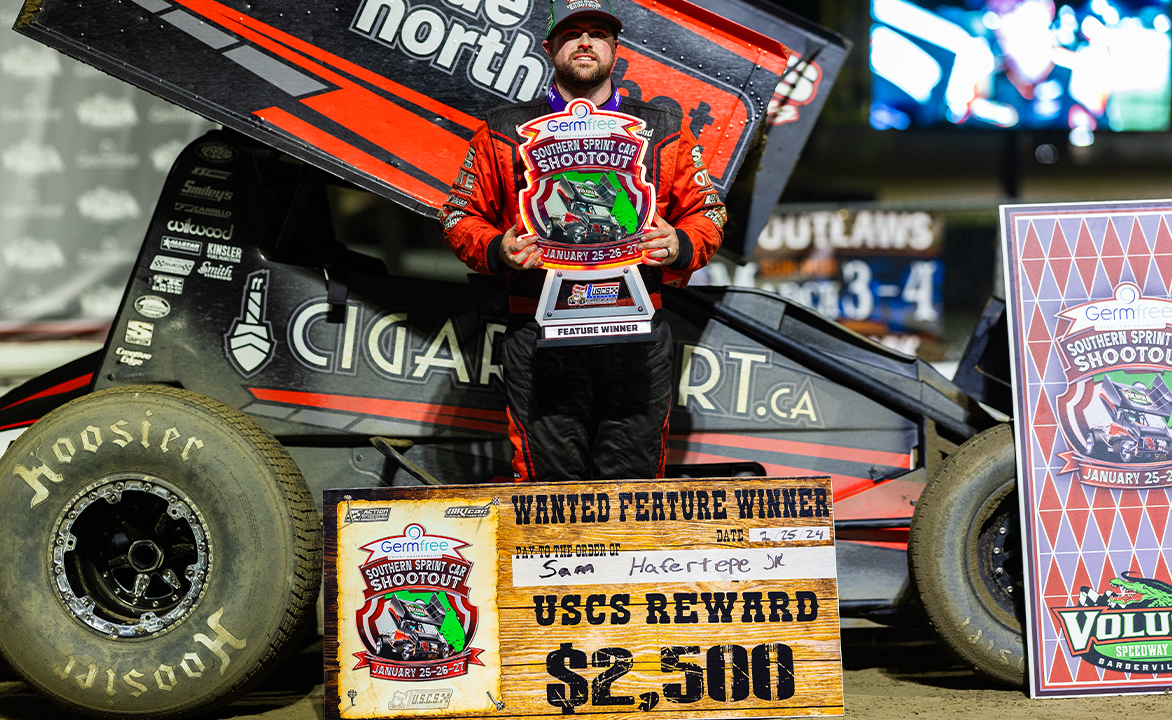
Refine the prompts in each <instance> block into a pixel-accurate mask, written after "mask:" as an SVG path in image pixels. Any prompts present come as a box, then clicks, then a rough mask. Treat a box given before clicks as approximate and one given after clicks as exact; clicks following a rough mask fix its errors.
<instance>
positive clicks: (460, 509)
mask: <svg viewBox="0 0 1172 720" xmlns="http://www.w3.org/2000/svg"><path fill="white" fill-rule="evenodd" d="M500 504H501V501H500V499H499V498H493V499H492V502H490V503H488V504H487V505H465V506H454V507H450V508H447V509H446V510H444V517H446V518H486V517H488V516H489V514H490V513H491V512H492V507H493V506H494V505H500Z"/></svg>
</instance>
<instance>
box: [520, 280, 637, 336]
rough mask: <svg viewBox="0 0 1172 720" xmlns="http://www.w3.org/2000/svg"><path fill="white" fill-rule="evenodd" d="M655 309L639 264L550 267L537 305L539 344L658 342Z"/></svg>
mask: <svg viewBox="0 0 1172 720" xmlns="http://www.w3.org/2000/svg"><path fill="white" fill-rule="evenodd" d="M654 314H655V308H654V307H652V306H651V302H650V298H649V296H648V293H647V288H646V286H645V285H644V284H643V277H642V275H640V274H639V270H638V268H637V267H636V266H632V265H628V266H626V267H622V268H610V269H607V270H549V271H547V272H546V274H545V286H544V287H543V288H542V290H541V299H540V300H539V301H538V305H537V324H538V325H539V326H540V327H541V337H540V338H538V340H537V347H539V348H546V347H567V346H573V345H611V344H614V343H653V342H658V341H659V333H658V332H656V331H655V330H652V328H651V318H652V316H653V315H654Z"/></svg>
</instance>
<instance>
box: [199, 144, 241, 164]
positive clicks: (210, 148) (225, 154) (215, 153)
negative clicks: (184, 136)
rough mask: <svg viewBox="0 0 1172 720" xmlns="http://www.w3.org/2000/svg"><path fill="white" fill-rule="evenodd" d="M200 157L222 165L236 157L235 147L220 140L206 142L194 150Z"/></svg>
mask: <svg viewBox="0 0 1172 720" xmlns="http://www.w3.org/2000/svg"><path fill="white" fill-rule="evenodd" d="M195 152H196V154H197V155H199V157H200V159H202V160H205V161H207V162H210V163H215V164H217V165H224V164H227V163H230V162H232V161H233V160H235V159H236V148H234V147H232V146H231V145H225V144H224V143H222V142H214V141H213V142H206V143H203V144H202V145H200V146H199V147H198V148H196V150H195Z"/></svg>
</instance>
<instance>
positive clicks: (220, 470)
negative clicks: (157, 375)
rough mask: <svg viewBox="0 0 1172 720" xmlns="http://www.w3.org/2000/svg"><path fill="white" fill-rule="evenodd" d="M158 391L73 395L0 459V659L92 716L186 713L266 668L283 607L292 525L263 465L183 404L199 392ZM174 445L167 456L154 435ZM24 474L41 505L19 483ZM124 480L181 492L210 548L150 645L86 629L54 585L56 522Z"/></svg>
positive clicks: (291, 560)
mask: <svg viewBox="0 0 1172 720" xmlns="http://www.w3.org/2000/svg"><path fill="white" fill-rule="evenodd" d="M165 390H166V392H156V391H152V390H150V389H144V390H143V391H141V392H125V391H105V392H101V393H94V394H92V395H89V396H86V397H83V398H81V399H79V400H77V401H74V402H73V403H70V404H68V405H66V406H63V407H62V408H60V409H58V410H56V411H54V412H53V413H51V414H50V415H48V416H46V417H45V418H44V419H42V420H41V421H40V422H39V423H37V424H36V425H35V426H33V428H31V429H30V430H29V431H28V432H26V433H25V434H24V435H22V436H21V437H20V438H18V440H17V442H16V443H14V444H13V446H12V447H11V448H10V450H9V452H8V453H6V454H5V456H4V458H3V459H2V460H0V478H3V482H4V487H6V488H8V489H9V494H8V498H7V500H6V502H4V503H2V504H0V558H3V563H2V565H0V568H2V570H0V612H2V613H3V614H4V616H5V621H6V626H7V627H6V631H5V633H3V634H0V651H2V652H3V654H4V655H5V657H6V658H7V659H8V660H9V662H10V664H12V665H13V667H14V668H16V669H17V670H18V671H19V672H20V673H21V674H22V675H23V676H24V677H25V678H27V679H28V680H29V681H30V682H32V683H33V684H34V685H37V686H38V687H40V688H41V689H42V690H44V691H46V692H47V693H49V694H50V695H51V696H52V697H54V699H56V700H58V701H59V702H63V703H65V704H67V705H68V706H70V707H72V708H73V709H76V710H80V711H82V712H87V713H90V714H95V713H96V714H104V713H109V714H118V715H127V714H129V715H164V714H168V715H169V714H182V713H183V712H184V710H185V709H190V708H196V707H205V706H208V705H209V704H214V702H215V701H216V699H217V698H220V697H224V696H226V695H227V694H229V693H231V692H232V691H233V690H234V689H235V688H237V687H238V686H240V685H241V683H243V682H245V681H246V680H247V679H248V678H249V677H250V676H251V675H253V674H255V668H256V666H257V664H258V663H262V662H264V659H265V656H266V654H268V653H269V651H270V645H271V642H272V638H273V637H274V636H276V635H277V634H278V631H279V629H280V628H279V625H280V623H281V622H282V620H283V619H284V616H285V608H286V607H287V605H288V604H289V602H290V597H289V596H290V594H291V592H292V589H293V582H292V579H293V576H294V574H295V570H296V568H295V565H296V561H297V560H296V554H295V550H294V543H292V542H291V541H290V539H291V536H292V533H293V527H292V523H291V521H290V518H289V513H288V512H287V507H286V506H287V502H286V500H285V498H284V496H283V494H282V492H281V490H280V488H279V487H278V486H277V485H276V483H275V482H274V478H273V474H274V473H273V469H272V467H271V465H270V464H269V462H267V461H266V459H265V458H263V457H261V456H260V455H259V453H258V452H257V450H256V446H255V444H253V443H252V442H250V439H249V438H247V437H246V436H245V434H244V433H242V432H241V431H240V428H238V427H234V426H232V425H231V424H230V423H225V422H224V421H223V418H222V417H217V416H216V415H215V414H214V413H212V412H208V411H207V410H206V408H205V407H201V406H200V405H199V404H197V403H193V402H191V399H200V396H197V395H194V394H192V393H185V394H184V393H181V392H180V391H175V390H173V389H169V388H168V389H165ZM186 396H189V397H186ZM204 400H205V404H206V399H204ZM241 417H243V416H241ZM147 423H149V425H148V424H147ZM172 428H173V431H169V430H168V429H172ZM115 430H121V431H122V432H123V433H126V434H127V435H129V436H130V440H127V439H126V436H124V435H119V434H118V433H116V432H114V431H115ZM95 431H96V432H95ZM144 432H145V443H144V440H143V437H144ZM176 435H177V437H171V439H170V440H169V442H168V443H167V446H166V448H165V449H166V452H164V451H163V450H164V447H163V444H162V440H163V439H164V437H168V436H176ZM83 436H85V437H83ZM99 436H100V437H99ZM192 438H194V441H192V440H191V439H192ZM62 439H64V440H67V441H68V443H66V442H62V441H61V440H62ZM87 440H88V442H86V441H87ZM99 440H100V442H99ZM70 445H72V452H71V451H70ZM185 450H186V452H184V451H185ZM184 455H186V457H184ZM62 459H65V460H66V461H65V462H63V461H62ZM42 467H43V468H45V470H41V468H42ZM30 471H32V472H33V473H38V472H39V473H40V474H39V475H35V476H34V477H35V478H36V479H37V480H38V481H39V482H40V484H41V485H42V486H43V488H44V491H45V492H47V495H43V496H42V495H41V494H40V493H38V492H35V491H34V488H33V487H32V486H30V484H28V483H27V482H26V481H25V480H24V479H22V474H21V473H23V474H25V475H27V474H29V472H30ZM46 471H47V472H46ZM123 472H134V473H143V474H144V475H150V476H154V477H157V478H159V479H161V480H163V481H164V482H163V483H160V484H161V485H163V486H164V487H170V488H171V489H178V490H180V491H181V492H182V493H183V494H185V495H186V496H187V497H188V498H189V499H190V501H191V503H192V504H193V505H194V506H195V507H196V508H197V509H198V512H199V516H200V519H201V521H202V523H203V525H204V528H205V530H206V532H207V537H208V542H209V546H210V558H209V565H208V570H207V577H206V582H205V585H204V590H203V594H202V595H201V596H200V597H199V598H198V599H197V600H196V601H195V602H194V604H193V606H192V608H191V610H190V611H189V612H188V614H187V615H186V616H184V617H183V618H182V619H181V620H179V621H178V622H176V623H174V624H173V625H171V626H170V627H169V628H167V629H166V630H165V631H164V632H162V633H161V634H158V635H154V636H151V637H146V638H134V639H122V638H119V639H114V638H111V637H109V636H104V635H102V634H100V633H98V632H97V631H96V630H94V629H92V628H90V627H87V626H85V625H84V624H82V623H81V621H80V620H78V619H77V618H76V617H75V616H74V615H73V614H72V613H71V612H70V611H69V610H68V609H67V608H66V607H65V605H64V603H63V601H62V600H61V596H60V594H59V593H58V592H57V590H56V589H55V587H54V586H53V585H52V582H51V578H52V577H53V576H52V574H51V573H52V570H51V548H52V546H53V543H54V540H55V538H54V528H55V527H56V526H57V523H58V522H59V519H60V518H61V517H62V514H63V513H64V512H65V510H66V509H67V508H69V507H70V506H71V505H72V504H73V503H74V502H75V501H76V499H77V498H79V497H80V493H82V492H83V491H84V490H86V488H87V487H89V486H91V485H92V484H94V483H95V482H97V481H100V480H101V479H102V478H103V477H104V476H107V475H110V474H114V473H123ZM49 473H52V474H49ZM100 502H101V501H99V503H100ZM201 666H202V667H201Z"/></svg>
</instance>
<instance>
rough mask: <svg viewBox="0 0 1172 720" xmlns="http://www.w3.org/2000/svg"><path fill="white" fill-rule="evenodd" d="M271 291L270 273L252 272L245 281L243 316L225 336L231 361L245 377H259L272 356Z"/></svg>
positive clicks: (241, 312)
mask: <svg viewBox="0 0 1172 720" xmlns="http://www.w3.org/2000/svg"><path fill="white" fill-rule="evenodd" d="M268 292H269V271H268V270H257V271H256V272H254V273H250V274H249V276H248V278H247V279H246V280H245V282H244V297H243V298H241V300H240V315H239V316H237V318H236V319H235V320H233V321H232V327H230V328H229V329H228V332H227V333H225V334H224V352H225V353H226V354H227V355H228V361H229V362H231V363H232V365H233V367H235V368H236V372H238V373H240V374H241V375H242V376H244V377H251V376H252V375H254V374H256V373H257V372H258V371H260V370H261V368H263V367H264V366H265V365H266V364H267V363H268V361H269V360H271V359H272V356H273V326H272V324H270V323H269V321H268V318H267V317H266V313H267V310H268Z"/></svg>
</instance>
